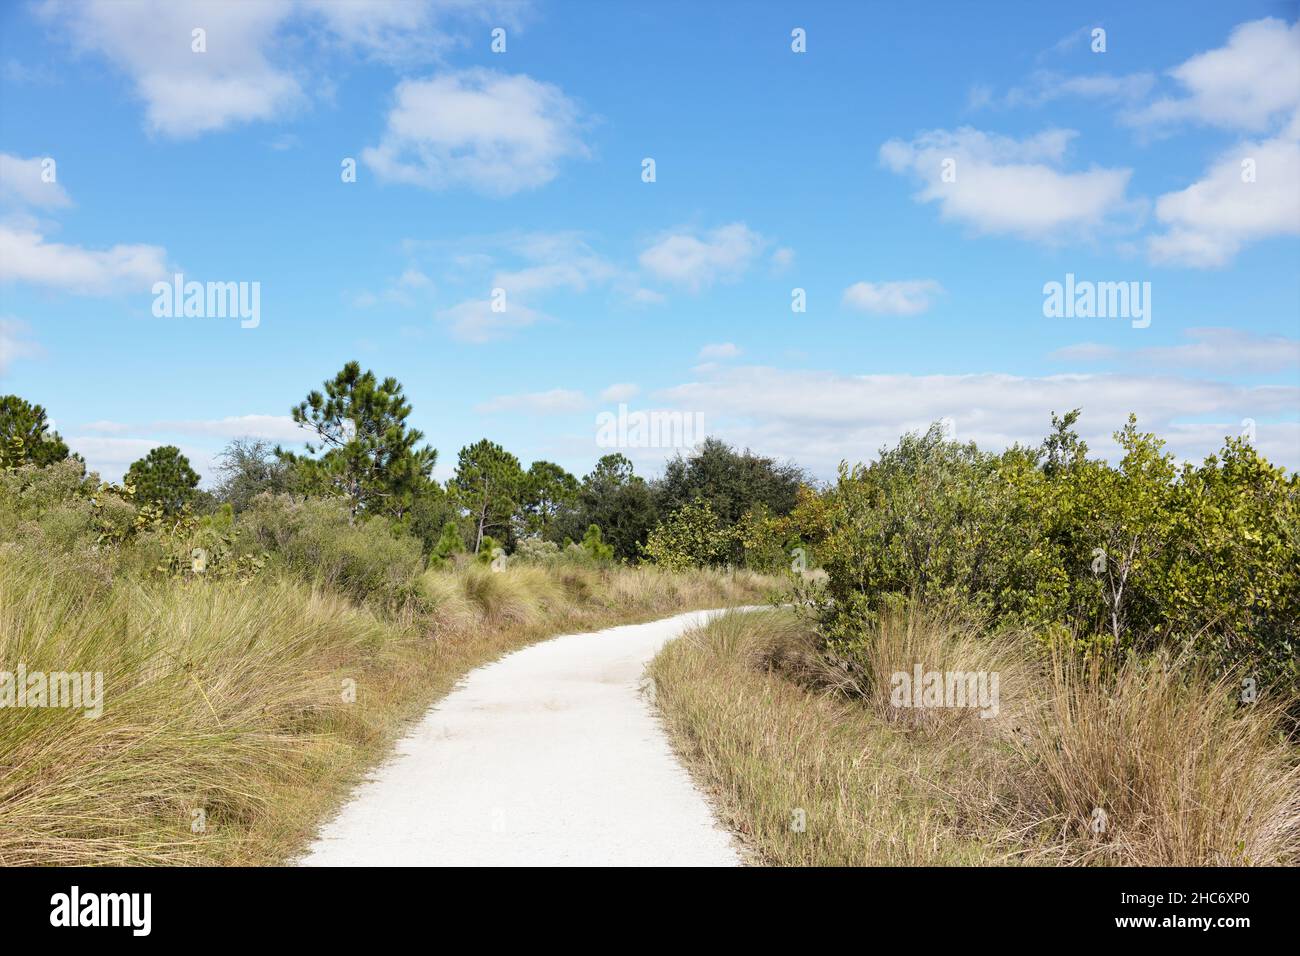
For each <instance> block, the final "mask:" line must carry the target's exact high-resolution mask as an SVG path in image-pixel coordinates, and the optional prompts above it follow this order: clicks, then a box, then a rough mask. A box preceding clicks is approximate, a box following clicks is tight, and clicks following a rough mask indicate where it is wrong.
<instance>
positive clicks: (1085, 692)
mask: <svg viewBox="0 0 1300 956" xmlns="http://www.w3.org/2000/svg"><path fill="white" fill-rule="evenodd" d="M861 645H862V647H863V648H869V651H867V652H866V653H867V654H869V661H864V662H863V664H864V666H863V667H862V668H860V669H856V670H855V671H852V672H849V671H846V670H845V669H844V668H843V666H842V663H843V662H842V661H839V660H836V659H834V658H832V657H830V656H828V655H827V653H826V651H825V642H824V639H823V638H822V636H821V635H820V634H819V633H818V631H817V629H816V627H815V626H814V625H813V624H812V623H811V622H809V621H808V620H806V619H804V618H801V617H800V616H798V615H796V614H795V613H792V612H789V611H774V612H768V613H766V614H763V615H753V614H745V615H733V616H728V617H724V618H722V619H719V620H717V621H715V622H713V623H711V624H710V625H708V626H706V627H705V628H703V629H701V630H699V631H696V632H694V633H693V634H690V635H687V636H686V637H683V638H681V639H679V640H678V641H675V642H673V643H672V644H670V645H669V646H668V647H667V648H665V649H664V651H663V652H662V653H661V654H660V655H659V656H658V657H657V658H656V659H655V661H654V662H653V664H652V665H651V675H652V677H653V678H654V681H655V687H656V700H657V701H658V704H659V706H660V708H661V709H662V710H663V712H664V714H665V715H666V717H667V719H668V722H669V725H670V727H671V728H672V729H673V731H674V735H675V738H676V740H677V741H678V743H679V747H680V750H681V752H682V754H683V756H684V758H685V759H686V761H687V763H688V764H689V765H690V766H691V767H692V769H693V770H694V771H695V773H696V776H697V778H698V779H699V780H700V782H701V783H702V784H703V785H704V786H705V787H706V788H707V789H709V790H710V791H711V792H712V793H713V794H714V795H715V797H716V800H717V804H718V806H719V808H720V810H721V811H722V813H723V814H724V816H725V817H726V819H727V820H728V822H729V823H730V824H731V825H732V827H733V828H734V829H735V830H736V831H737V832H739V833H740V834H742V836H743V837H744V838H745V840H746V842H747V843H749V845H750V846H751V847H752V848H753V849H754V850H755V851H756V853H757V854H758V856H759V857H760V858H761V859H762V860H764V861H766V862H769V863H775V864H779V865H787V866H788V865H823V866H825V865H839V866H856V865H958V864H970V863H979V864H1040V865H1041V864H1052V865H1058V864H1067V865H1084V864H1087V865H1142V866H1155V865H1163V866H1200V865H1226V866H1242V865H1289V866H1294V865H1296V864H1297V862H1300V766H1298V765H1297V759H1296V752H1295V746H1294V743H1292V742H1290V741H1288V740H1287V738H1286V737H1285V735H1283V734H1281V733H1279V728H1280V727H1281V726H1283V721H1284V719H1285V718H1284V716H1283V710H1284V707H1285V703H1286V702H1285V699H1283V698H1281V697H1272V698H1262V699H1260V700H1257V701H1256V702H1254V703H1253V704H1249V705H1247V704H1243V702H1242V701H1241V697H1240V685H1239V684H1237V683H1236V681H1235V680H1234V679H1232V678H1229V677H1227V676H1223V675H1220V676H1218V677H1215V676H1213V675H1212V674H1210V673H1209V672H1207V671H1206V670H1205V669H1204V668H1202V667H1200V666H1198V665H1196V664H1195V663H1193V662H1189V661H1187V660H1178V659H1173V658H1170V657H1168V656H1167V655H1165V654H1163V653H1157V654H1155V655H1152V656H1150V657H1138V656H1136V655H1131V656H1125V657H1123V658H1122V659H1115V658H1109V659H1108V658H1103V657H1101V656H1097V655H1089V656H1081V655H1078V654H1077V653H1072V652H1068V651H1065V650H1064V649H1060V648H1058V649H1057V651H1056V652H1055V653H1051V652H1045V651H1044V650H1043V649H1042V648H1041V647H1039V646H1037V645H1036V644H1035V642H1033V641H1032V640H1026V639H1025V636H1023V635H1022V636H1021V637H1020V638H1019V639H1016V638H1015V637H1014V636H1013V635H1009V634H1003V635H1001V636H1000V639H999V640H996V641H994V640H990V639H988V636H987V635H984V634H981V633H979V632H976V631H972V630H971V629H970V628H969V626H968V625H967V624H966V623H965V622H963V621H961V619H960V618H959V617H954V616H953V615H952V614H950V613H946V612H936V611H933V610H923V609H920V608H917V607H913V608H909V609H900V610H895V611H891V612H888V613H884V614H882V615H881V616H880V617H879V618H878V620H877V622H876V624H875V625H873V626H872V627H871V629H870V630H869V631H868V632H867V633H865V634H864V635H863V636H862V642H861ZM917 663H920V664H921V666H922V668H923V669H925V670H937V671H949V672H951V671H958V672H967V673H970V672H977V671H980V670H984V669H989V670H993V669H996V670H997V671H998V672H1000V674H1001V678H1002V680H1001V689H1000V695H999V696H1000V707H999V708H998V711H997V713H996V714H995V715H993V716H992V717H990V718H989V719H984V718H982V717H981V716H979V713H978V712H977V711H976V710H975V709H973V708H965V709H951V708H944V707H934V708H923V709H917V708H900V707H898V706H896V705H895V702H896V699H895V698H894V695H893V694H892V693H891V681H890V676H889V675H891V674H893V673H897V672H905V673H910V672H912V670H913V668H914V667H915V666H916V664H917ZM865 665H869V666H865Z"/></svg>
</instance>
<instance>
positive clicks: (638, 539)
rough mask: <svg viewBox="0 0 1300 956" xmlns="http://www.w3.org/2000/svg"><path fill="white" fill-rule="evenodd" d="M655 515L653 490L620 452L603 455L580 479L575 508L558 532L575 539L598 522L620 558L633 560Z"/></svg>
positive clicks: (656, 515)
mask: <svg viewBox="0 0 1300 956" xmlns="http://www.w3.org/2000/svg"><path fill="white" fill-rule="evenodd" d="M657 517H658V509H657V508H656V507H655V502H654V492H653V491H652V490H651V488H650V486H649V485H648V484H647V483H646V481H645V479H643V478H641V477H639V476H638V475H636V474H634V473H633V470H632V462H630V461H629V460H628V459H627V458H626V457H625V456H623V455H620V454H611V455H605V456H604V457H603V458H601V459H600V460H599V461H598V462H596V467H595V468H593V469H592V470H591V473H590V474H588V475H587V476H586V477H585V478H583V480H582V487H581V489H580V490H579V492H578V507H577V509H576V511H575V512H574V513H573V514H572V515H571V516H570V517H569V519H568V520H567V521H566V522H562V523H561V525H560V527H559V528H558V529H557V531H558V533H562V534H563V535H565V536H567V537H570V538H577V537H579V536H580V535H581V534H583V533H584V532H585V531H586V530H587V529H589V528H590V527H591V525H593V524H594V525H598V526H599V527H600V530H601V532H602V533H603V535H604V541H605V542H606V543H607V544H608V545H609V546H610V547H612V548H613V549H614V556H615V557H616V558H617V559H618V560H620V561H635V560H636V559H637V558H638V557H639V556H640V553H641V545H642V544H643V543H644V542H645V540H646V536H647V535H649V533H650V529H651V528H653V527H654V525H655V521H656V519H657Z"/></svg>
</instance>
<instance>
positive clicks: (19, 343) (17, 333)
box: [0, 316, 41, 375]
mask: <svg viewBox="0 0 1300 956" xmlns="http://www.w3.org/2000/svg"><path fill="white" fill-rule="evenodd" d="M30 333H31V329H30V328H29V327H28V325H27V323H26V322H20V321H19V320H17V319H11V318H5V317H3V316H0V375H4V374H6V373H7V372H8V371H9V366H10V365H12V364H13V363H14V362H15V361H17V360H18V359H24V358H35V357H36V356H38V355H40V354H41V347H40V346H39V345H37V344H36V343H35V342H34V341H32V339H31V338H30Z"/></svg>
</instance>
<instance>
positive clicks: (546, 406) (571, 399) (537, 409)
mask: <svg viewBox="0 0 1300 956" xmlns="http://www.w3.org/2000/svg"><path fill="white" fill-rule="evenodd" d="M586 407H587V399H586V396H584V395H583V394H582V392H576V391H574V390H572V389H567V388H553V389H551V390H550V391H548V392H529V393H527V394H523V395H498V396H497V397H496V398H493V399H490V400H489V401H486V402H483V403H482V404H481V405H476V406H475V408H474V410H475V411H477V412H482V413H488V414H490V413H494V412H527V413H530V414H534V415H560V414H564V413H567V412H578V411H582V409H584V408H586Z"/></svg>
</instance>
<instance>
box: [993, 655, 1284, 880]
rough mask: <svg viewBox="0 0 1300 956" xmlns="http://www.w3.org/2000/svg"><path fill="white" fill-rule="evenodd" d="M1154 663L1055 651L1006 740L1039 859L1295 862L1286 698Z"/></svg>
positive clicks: (1161, 659) (1160, 660) (1170, 663)
mask: <svg viewBox="0 0 1300 956" xmlns="http://www.w3.org/2000/svg"><path fill="white" fill-rule="evenodd" d="M1241 689H1242V684H1241V681H1240V680H1237V679H1234V678H1232V677H1229V676H1220V677H1213V676H1211V675H1209V674H1207V673H1205V672H1204V671H1203V670H1201V669H1200V668H1198V667H1197V666H1195V665H1189V664H1187V663H1186V662H1182V661H1177V660H1172V659H1170V658H1168V657H1165V656H1158V657H1155V658H1153V659H1148V660H1140V659H1138V658H1130V659H1127V660H1125V661H1123V662H1122V663H1120V664H1119V665H1118V666H1108V665H1107V664H1106V662H1104V661H1103V660H1100V659H1097V658H1092V659H1081V658H1080V657H1078V656H1074V655H1065V654H1058V655H1055V659H1054V661H1053V667H1052V670H1051V675H1050V679H1049V683H1048V694H1047V700H1046V703H1045V706H1043V707H1042V708H1041V710H1040V711H1039V713H1038V716H1037V718H1036V719H1034V720H1032V721H1030V722H1029V724H1028V732H1027V733H1026V734H1025V736H1024V737H1023V738H1022V739H1021V740H1020V741H1018V742H1017V751H1018V753H1019V756H1020V762H1021V764H1022V765H1023V767H1024V768H1025V772H1024V773H1023V774H1022V775H1021V777H1020V780H1021V782H1022V788H1023V799H1024V810H1025V811H1026V814H1027V818H1028V819H1029V820H1030V821H1032V822H1033V823H1034V824H1035V829H1036V830H1037V831H1038V832H1039V833H1040V835H1041V834H1044V833H1045V834H1046V835H1048V836H1049V837H1050V838H1051V839H1050V840H1049V841H1048V842H1047V843H1046V844H1045V845H1039V846H1034V847H1031V848H1030V849H1029V851H1028V855H1029V856H1030V857H1031V858H1035V859H1039V860H1043V861H1048V862H1066V863H1072V864H1079V863H1106V864H1118V865H1132V866H1201V865H1206V866H1241V865H1255V864H1259V865H1286V864H1295V863H1297V862H1300V762H1298V761H1297V759H1296V748H1295V747H1294V746H1292V745H1291V744H1289V743H1288V742H1287V741H1286V740H1285V739H1284V738H1283V737H1282V736H1281V734H1280V733H1279V728H1280V727H1281V726H1282V720H1283V718H1284V713H1285V710H1286V706H1287V701H1285V700H1276V699H1275V700H1269V699H1268V698H1265V699H1263V700H1260V701H1258V702H1256V703H1253V704H1247V705H1244V706H1243V705H1242V703H1241V701H1240V698H1241Z"/></svg>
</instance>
